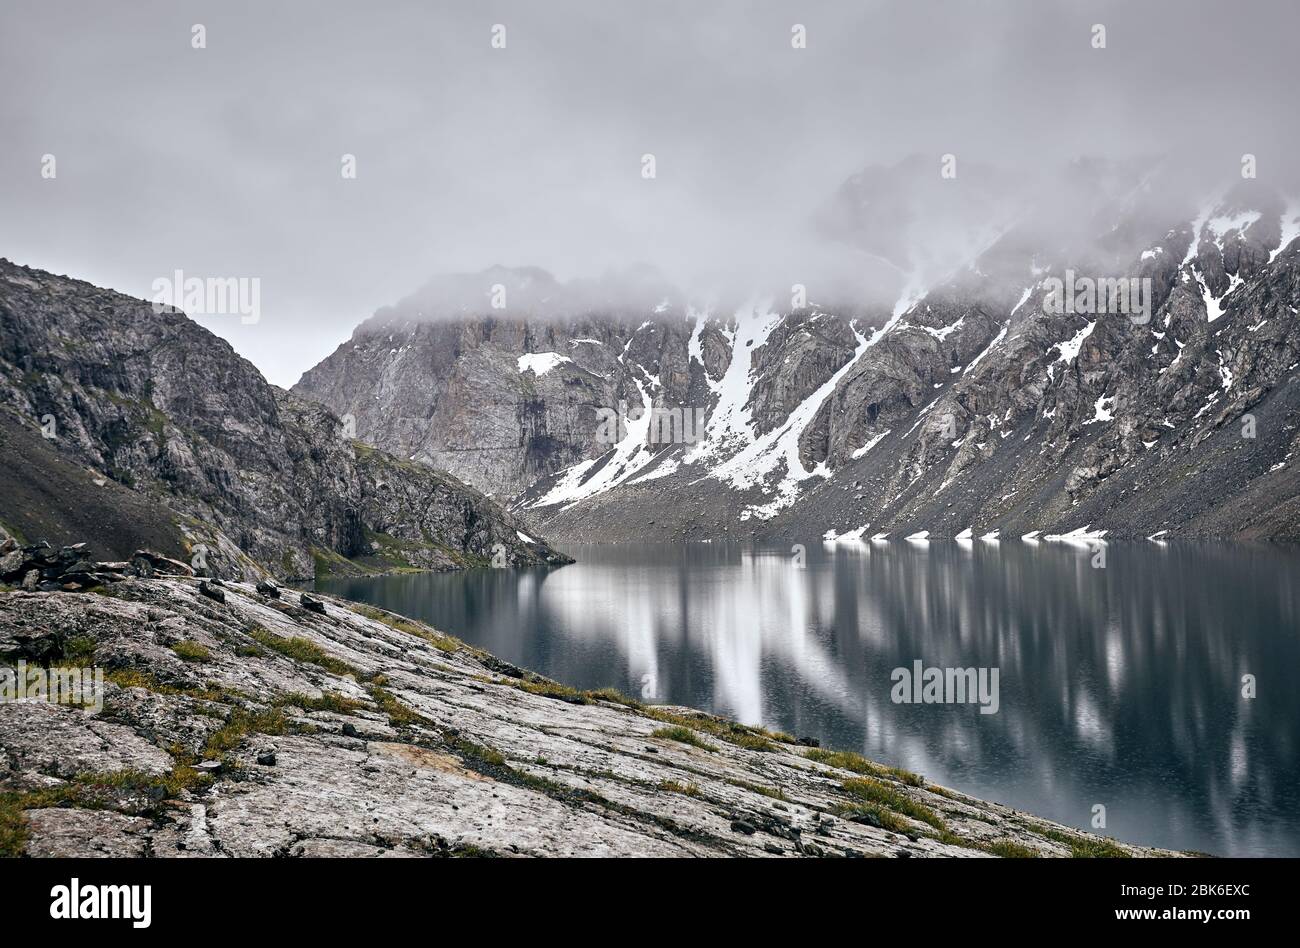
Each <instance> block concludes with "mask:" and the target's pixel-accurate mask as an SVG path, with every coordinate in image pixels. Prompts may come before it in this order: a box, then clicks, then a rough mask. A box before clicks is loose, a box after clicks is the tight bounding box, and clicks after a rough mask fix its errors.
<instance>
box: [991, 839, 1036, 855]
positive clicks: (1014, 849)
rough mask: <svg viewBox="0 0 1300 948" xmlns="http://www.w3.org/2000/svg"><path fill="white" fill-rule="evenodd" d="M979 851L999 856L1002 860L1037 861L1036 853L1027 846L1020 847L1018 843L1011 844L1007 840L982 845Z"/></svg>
mask: <svg viewBox="0 0 1300 948" xmlns="http://www.w3.org/2000/svg"><path fill="white" fill-rule="evenodd" d="M979 848H980V849H982V850H984V851H985V852H986V853H992V854H993V855H994V856H1001V857H1002V858H1003V859H1037V858H1038V853H1037V852H1035V851H1034V850H1032V849H1030V848H1029V847H1028V846H1021V845H1020V844H1019V843H1013V842H1012V841H1011V840H1009V839H997V840H994V841H993V842H991V843H983V844H982V845H981V846H980V847H979Z"/></svg>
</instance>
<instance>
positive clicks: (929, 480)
mask: <svg viewBox="0 0 1300 948" xmlns="http://www.w3.org/2000/svg"><path fill="white" fill-rule="evenodd" d="M1131 171H1132V169H1123V168H1121V169H1115V168H1113V167H1109V166H1105V167H1101V166H1092V165H1088V164H1086V163H1085V164H1082V165H1081V166H1079V167H1077V168H1075V169H1072V173H1073V174H1075V175H1076V176H1078V177H1080V178H1081V180H1082V183H1084V184H1087V185H1089V186H1090V187H1092V186H1093V185H1095V189H1094V190H1095V192H1096V194H1095V196H1094V199H1093V200H1091V201H1090V203H1088V204H1087V206H1086V207H1084V206H1081V207H1079V208H1076V209H1073V214H1074V216H1073V217H1071V220H1076V221H1077V225H1076V226H1074V227H1073V228H1071V229H1069V230H1068V231H1067V232H1063V233H1062V232H1058V231H1057V229H1052V228H1046V227H1044V225H1043V222H1042V220H1041V219H1039V218H1036V217H1034V216H1033V215H1032V214H1030V213H1029V212H1028V211H1026V210H1025V208H1023V207H1018V208H1014V209H1013V210H1014V211H1015V213H1020V214H1022V215H1023V216H1022V217H1020V218H1017V219H1013V220H1010V221H1009V222H1005V223H1001V222H1000V223H1001V230H999V231H998V232H997V233H995V234H994V235H993V237H992V238H991V239H990V238H988V237H987V235H984V234H982V233H981V234H974V233H972V234H967V235H965V239H966V240H967V242H969V243H971V244H972V245H976V246H979V247H980V248H981V249H979V250H978V252H977V253H975V254H974V255H973V256H972V257H971V258H970V260H969V263H968V264H966V265H964V266H962V267H961V268H960V269H958V270H957V271H956V272H954V273H950V274H948V275H947V276H946V277H945V278H943V279H942V280H940V281H938V282H937V283H936V284H935V285H933V286H931V287H929V288H928V289H926V288H923V286H922V283H921V282H920V280H921V278H920V276H919V275H918V274H921V273H922V272H923V271H922V270H921V269H918V270H917V271H916V272H915V273H914V274H913V275H912V276H910V277H907V278H900V280H899V285H900V287H901V289H900V296H899V298H898V300H897V302H896V303H895V304H894V305H893V306H892V307H882V308H878V309H875V310H873V309H870V308H866V309H860V310H854V311H850V310H848V309H844V308H841V307H834V306H829V305H825V304H819V303H811V302H810V303H809V304H808V305H806V306H801V307H799V308H796V309H791V308H789V307H788V306H782V305H781V301H780V300H777V301H776V302H775V303H774V302H773V301H772V300H758V301H754V302H751V303H749V304H747V305H745V306H741V307H730V308H727V309H723V310H719V309H713V310H703V311H699V310H695V309H692V308H690V307H688V306H686V305H684V304H682V303H680V302H677V301H676V300H675V298H674V297H672V296H671V295H667V296H665V297H664V299H663V300H662V301H661V303H660V304H659V305H651V304H650V302H649V301H646V302H644V303H643V304H642V305H641V308H640V309H637V308H636V307H635V306H632V307H630V308H629V307H628V306H624V307H622V308H614V307H605V308H601V307H600V306H592V305H590V301H589V300H578V301H576V302H575V301H574V300H572V299H568V298H566V294H567V293H568V292H569V291H568V289H567V288H564V287H560V286H558V285H556V284H555V283H554V281H549V282H547V281H543V282H544V283H545V285H546V288H547V291H546V294H545V297H546V300H547V307H545V308H544V309H538V308H534V309H532V310H528V309H525V310H524V311H514V312H512V315H511V316H510V318H509V319H508V320H506V319H502V318H499V317H497V316H493V315H491V314H490V312H488V311H487V310H486V309H485V308H484V306H483V305H482V303H481V301H478V302H477V303H476V301H475V300H473V299H471V300H470V302H469V303H467V304H465V305H462V306H461V307H460V308H459V309H458V310H457V311H456V312H455V313H454V314H452V318H450V319H449V318H447V317H446V316H445V315H443V316H440V315H438V314H435V313H430V312H428V311H427V306H420V305H403V306H400V307H398V308H397V309H395V310H392V311H385V312H381V313H379V314H377V315H376V317H375V318H374V319H372V320H371V321H369V322H368V323H366V324H365V325H364V326H362V327H361V328H360V329H358V331H357V333H356V334H355V335H354V338H353V339H352V340H351V341H350V342H349V343H348V344H346V345H344V346H343V347H341V348H340V350H339V351H338V352H336V353H335V354H334V355H333V356H331V357H330V358H329V359H327V360H326V361H325V362H324V363H322V364H321V365H320V366H318V367H317V368H316V369H313V370H312V371H311V372H309V373H308V374H307V375H306V376H304V379H303V381H302V382H301V383H300V385H299V386H298V390H299V391H302V392H303V393H305V394H310V395H312V396H313V397H317V398H320V399H322V400H324V401H325V402H327V403H328V404H329V405H330V406H331V407H333V408H334V409H335V410H336V411H339V412H355V413H357V415H358V418H359V420H360V423H359V425H358V434H359V436H360V437H361V438H363V439H364V440H370V441H373V442H374V443H376V444H378V445H379V446H381V447H384V448H386V449H388V450H392V451H393V452H394V453H401V454H402V456H409V455H411V454H415V455H416V456H417V457H422V458H426V459H428V460H430V461H432V462H433V463H435V464H440V465H443V466H446V467H448V468H449V469H451V470H453V471H454V472H456V473H457V474H459V475H460V476H462V477H464V478H465V479H467V480H468V481H470V482H471V483H474V484H475V485H477V486H479V487H481V488H483V489H485V490H490V491H492V492H493V493H494V494H496V495H497V496H499V497H501V498H502V499H503V500H504V499H506V498H513V502H514V503H515V504H516V505H518V506H519V507H522V508H526V509H528V510H530V511H531V512H532V513H533V514H534V515H536V516H538V517H539V518H541V519H542V520H543V522H545V523H546V525H547V528H548V529H549V530H550V531H552V533H554V534H555V535H560V536H565V537H570V538H575V539H584V540H635V539H639V538H641V537H643V536H644V535H645V532H646V530H647V528H651V529H652V531H653V533H654V534H656V535H658V536H661V537H665V538H697V539H702V538H707V537H720V536H737V535H742V536H749V535H759V536H767V537H773V538H786V537H789V538H792V539H802V540H805V541H806V540H808V539H810V538H814V539H815V538H818V537H822V536H823V535H826V536H829V537H832V538H840V537H846V536H847V537H852V538H863V537H865V538H870V537H871V536H874V535H876V534H883V533H890V534H894V535H899V534H903V535H907V534H911V533H915V532H920V531H922V530H926V531H930V532H931V533H933V534H935V535H936V536H945V535H947V536H956V535H958V534H960V533H963V532H964V531H965V530H967V529H970V530H972V532H975V531H979V532H981V533H986V532H992V531H994V530H999V531H1003V532H1006V533H1012V532H1015V533H1016V534H1017V535H1018V534H1020V533H1026V532H1030V531H1034V530H1038V531H1042V532H1044V533H1052V534H1058V533H1067V532H1070V531H1073V530H1076V529H1079V528H1083V527H1090V528H1091V529H1093V530H1101V529H1105V530H1111V531H1112V532H1115V533H1123V534H1126V535H1141V536H1146V535H1150V534H1153V533H1159V532H1161V531H1170V532H1173V533H1184V534H1200V535H1216V536H1231V535H1248V536H1259V537H1295V536H1300V516H1298V514H1300V510H1297V506H1296V501H1295V496H1296V492H1297V490H1296V489H1297V486H1298V485H1297V483H1296V482H1295V479H1294V466H1293V465H1291V464H1290V458H1291V456H1292V452H1293V449H1294V448H1295V447H1296V444H1295V436H1296V429H1295V426H1294V424H1293V423H1292V422H1291V421H1290V415H1291V413H1292V411H1293V410H1294V407H1295V403H1296V402H1297V401H1298V400H1300V396H1298V395H1297V389H1296V387H1295V386H1293V385H1292V384H1291V383H1292V381H1293V380H1294V378H1295V367H1296V364H1297V361H1298V358H1300V353H1298V352H1297V351H1296V350H1297V342H1300V336H1298V335H1297V333H1296V331H1295V328H1294V326H1295V317H1296V306H1297V305H1300V297H1297V290H1296V281H1297V268H1298V265H1300V244H1295V243H1294V241H1295V238H1296V237H1297V235H1300V205H1296V204H1295V203H1287V202H1286V201H1284V200H1282V199H1281V198H1279V197H1278V196H1277V195H1276V194H1273V193H1271V192H1269V191H1268V190H1267V189H1266V188H1264V187H1263V186H1257V185H1256V184H1255V182H1243V183H1242V184H1241V185H1239V186H1238V187H1237V188H1236V189H1235V190H1232V191H1230V192H1227V193H1226V194H1224V195H1223V196H1221V197H1219V198H1217V199H1215V200H1212V201H1210V202H1207V203H1205V204H1204V205H1203V206H1201V207H1199V209H1198V208H1197V207H1196V206H1195V205H1194V204H1191V203H1189V202H1182V201H1181V200H1179V201H1171V199H1170V197H1169V195H1168V194H1159V195H1156V194H1154V193H1153V192H1152V191H1151V188H1150V186H1149V179H1139V180H1138V181H1137V183H1136V184H1134V182H1133V180H1131V178H1130V177H1129V174H1130V172H1131ZM850 184H851V185H852V186H848V185H846V189H842V191H841V193H840V194H838V195H837V200H839V201H840V202H841V203H844V202H848V204H849V205H850V207H849V210H848V211H843V212H842V213H840V215H839V217H838V218H835V220H836V221H837V222H838V223H837V226H839V227H840V228H841V229H842V230H845V232H846V233H848V234H849V235H851V236H853V237H854V239H855V240H859V241H861V240H866V239H867V238H868V237H871V236H872V235H871V234H870V233H869V228H867V227H865V225H862V223H861V221H859V220H858V217H859V216H860V213H861V212H862V207H863V206H864V202H866V203H867V204H870V203H871V202H870V201H868V200H867V198H869V197H871V195H875V197H874V198H872V200H875V201H877V203H878V202H879V200H880V195H881V194H883V193H885V192H883V191H881V189H880V188H874V189H873V188H869V187H867V185H866V183H864V182H863V181H857V182H856V183H854V182H850ZM864 188H865V189H866V190H865V191H864ZM864 194H865V195H867V197H863V195H864ZM1184 204H1186V206H1187V211H1186V213H1185V214H1184V213H1182V212H1179V211H1171V210H1169V208H1170V207H1178V206H1182V205H1184ZM855 215H857V216H855ZM1004 216H1005V215H1004ZM912 219H913V218H911V217H908V216H907V215H904V216H903V221H904V223H907V222H908V221H910V220H912ZM855 221H857V223H856V224H855V223H854V222H855ZM876 236H878V235H876ZM873 239H874V238H873ZM981 241H982V242H981ZM872 246H873V247H874V245H872ZM880 250H881V248H879V247H875V248H874V249H873V250H872V253H877V252H878V251H880ZM890 259H891V260H893V261H894V262H895V263H896V264H897V265H898V266H899V267H904V266H910V265H913V264H916V259H915V257H914V255H913V256H909V255H908V254H905V253H902V252H901V251H898V249H897V248H895V252H893V253H892V256H891V257H890ZM917 265H918V266H920V264H917ZM515 273H516V272H515V271H500V270H497V271H490V272H488V273H485V274H479V275H476V276H474V277H466V278H463V279H465V280H468V281H470V283H472V284H478V285H481V286H482V287H484V290H483V293H481V294H480V295H481V296H482V295H484V294H485V293H486V286H487V285H488V284H490V283H495V282H499V281H501V280H503V279H507V280H508V279H512V278H513V279H516V280H517V281H518V280H523V279H525V277H524V276H517V275H516V276H513V277H512V274H515ZM521 273H524V274H526V278H527V279H528V280H532V281H537V280H539V279H540V278H539V277H538V275H537V272H536V271H521ZM547 280H549V278H547ZM1067 280H1069V281H1071V284H1070V288H1069V290H1068V291H1067V290H1066V289H1065V287H1064V284H1065V282H1066V281H1067ZM1120 280H1122V281H1123V282H1122V283H1121V282H1119V281H1120ZM1054 281H1055V282H1054ZM1076 281H1082V282H1076ZM1085 284H1087V285H1088V286H1090V289H1087V288H1086V287H1085ZM1085 289H1086V292H1085ZM1120 290H1124V291H1125V292H1126V294H1131V295H1128V296H1120V295H1117V294H1118V293H1119V291H1120ZM1067 296H1068V298H1069V300H1068V303H1067V302H1066V297H1067ZM815 297H816V294H815V293H814V294H813V298H815ZM1076 297H1077V298H1076ZM476 306H477V308H476ZM508 311H509V310H508ZM412 379H415V380H418V381H411V380H412ZM429 392H432V393H433V394H432V395H430V394H429ZM601 409H604V410H606V411H608V410H611V409H612V410H618V411H620V413H621V414H622V417H623V419H624V422H625V423H624V424H623V425H622V426H621V427H620V428H619V430H618V435H619V437H618V438H617V439H616V441H615V443H611V439H610V438H609V437H607V435H608V431H607V430H606V429H603V428H602V425H601V418H602V417H604V416H602V414H601ZM701 416H703V417H706V418H707V424H704V425H699V426H698V429H697V427H696V426H693V425H692V424H691V423H690V422H691V421H692V420H693V419H695V418H698V417H701ZM666 432H667V433H668V436H667V437H665V433H666ZM674 432H675V433H676V434H674ZM683 432H684V433H685V434H686V435H687V437H682V436H681V434H682V433H683ZM452 433H454V440H452V438H453V434H452ZM691 435H697V436H698V437H691ZM488 449H490V450H488Z"/></svg>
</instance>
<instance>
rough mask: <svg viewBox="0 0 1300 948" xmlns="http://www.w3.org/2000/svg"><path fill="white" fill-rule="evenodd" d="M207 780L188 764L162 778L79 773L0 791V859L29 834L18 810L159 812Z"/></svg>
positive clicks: (19, 848) (18, 850)
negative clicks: (38, 785)
mask: <svg viewBox="0 0 1300 948" xmlns="http://www.w3.org/2000/svg"><path fill="white" fill-rule="evenodd" d="M211 782H212V778H211V777H209V776H207V775H205V774H200V773H198V772H197V771H196V770H194V768H193V767H190V766H189V765H188V764H178V765H177V766H176V767H174V768H173V769H172V770H171V771H169V772H168V773H166V774H162V775H155V774H147V773H144V772H142V771H138V770H118V771H112V772H109V773H82V774H77V775H76V776H74V777H72V779H70V780H67V781H65V782H63V783H61V784H57V785H54V786H51V787H42V788H41V789H39V790H30V791H26V792H21V793H12V792H11V793H0V857H16V856H21V855H22V854H23V851H24V849H25V848H26V846H27V840H28V837H29V831H28V826H27V821H26V819H25V818H24V817H23V811H24V810H40V809H46V808H48V807H77V808H79V809H88V810H116V811H119V812H123V813H130V814H141V813H158V812H161V809H162V804H163V802H164V801H165V800H168V799H172V798H174V797H176V796H178V795H180V793H181V792H182V791H186V790H188V791H199V790H203V789H206V788H207V787H208V786H209V785H210V784H211Z"/></svg>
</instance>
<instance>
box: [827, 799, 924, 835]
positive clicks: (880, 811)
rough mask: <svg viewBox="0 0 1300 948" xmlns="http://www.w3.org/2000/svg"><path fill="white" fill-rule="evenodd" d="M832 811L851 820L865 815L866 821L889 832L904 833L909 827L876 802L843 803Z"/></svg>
mask: <svg viewBox="0 0 1300 948" xmlns="http://www.w3.org/2000/svg"><path fill="white" fill-rule="evenodd" d="M832 812H833V813H834V814H835V815H836V816H842V817H844V818H845V819H847V820H852V819H854V817H859V818H860V817H865V818H866V822H868V823H870V824H871V825H873V826H879V827H880V828H881V829H886V830H889V831H890V832H891V833H906V832H907V831H908V830H909V829H910V828H911V824H910V823H908V822H907V820H905V819H903V818H902V817H901V816H899V815H898V814H897V813H895V812H893V811H892V810H888V809H886V808H885V807H883V806H881V805H880V804H878V803H866V802H861V801H857V802H853V803H843V804H840V805H839V806H836V807H835V808H834V809H833V810H832Z"/></svg>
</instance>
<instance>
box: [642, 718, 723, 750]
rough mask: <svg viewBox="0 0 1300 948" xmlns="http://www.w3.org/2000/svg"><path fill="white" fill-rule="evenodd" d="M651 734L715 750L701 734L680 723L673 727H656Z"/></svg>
mask: <svg viewBox="0 0 1300 948" xmlns="http://www.w3.org/2000/svg"><path fill="white" fill-rule="evenodd" d="M650 736H651V737H662V738H664V739H666V740H670V741H677V742H678V743H681V744H690V745H691V746H692V747H701V748H703V749H704V750H706V751H711V750H713V748H712V747H710V746H709V745H708V744H706V743H705V742H704V741H702V740H700V736H699V735H698V734H697V733H696V732H695V731H693V730H691V729H690V728H688V727H682V726H681V725H680V724H674V725H673V726H672V727H661V728H656V729H655V730H654V731H652V732H651V734H650Z"/></svg>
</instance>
